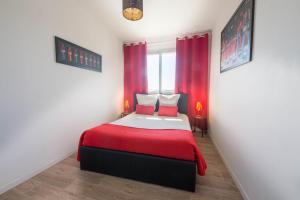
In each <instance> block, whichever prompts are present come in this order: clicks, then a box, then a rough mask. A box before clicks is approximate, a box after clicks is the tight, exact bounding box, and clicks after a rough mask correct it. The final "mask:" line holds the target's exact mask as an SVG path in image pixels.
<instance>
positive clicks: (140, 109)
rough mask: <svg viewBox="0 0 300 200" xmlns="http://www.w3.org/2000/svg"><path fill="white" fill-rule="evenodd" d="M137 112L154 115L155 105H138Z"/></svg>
mask: <svg viewBox="0 0 300 200" xmlns="http://www.w3.org/2000/svg"><path fill="white" fill-rule="evenodd" d="M135 113H136V114H141V115H153V114H154V106H143V105H139V104H137V105H136V111H135Z"/></svg>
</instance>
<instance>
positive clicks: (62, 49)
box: [55, 36, 102, 72]
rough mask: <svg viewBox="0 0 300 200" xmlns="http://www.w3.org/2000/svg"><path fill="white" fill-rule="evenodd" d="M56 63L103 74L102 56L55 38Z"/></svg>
mask: <svg viewBox="0 0 300 200" xmlns="http://www.w3.org/2000/svg"><path fill="white" fill-rule="evenodd" d="M55 53H56V62H57V63H61V64H65V65H71V66H74V67H79V68H82V69H87V70H92V71H96V72H102V56H101V55H99V54H97V53H95V52H92V51H90V50H88V49H85V48H83V47H80V46H78V45H76V44H73V43H71V42H68V41H66V40H64V39H61V38H59V37H56V36H55Z"/></svg>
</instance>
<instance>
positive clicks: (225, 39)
mask: <svg viewBox="0 0 300 200" xmlns="http://www.w3.org/2000/svg"><path fill="white" fill-rule="evenodd" d="M253 23H254V0H244V1H243V2H242V3H241V4H240V6H239V7H238V9H237V10H236V11H235V13H234V14H233V16H232V17H231V19H230V20H229V22H228V23H227V25H226V26H225V28H224V29H223V31H222V33H221V66H220V71H221V72H224V71H227V70H230V69H233V68H235V67H238V66H241V65H243V64H245V63H248V62H250V61H251V60H252V43H253Z"/></svg>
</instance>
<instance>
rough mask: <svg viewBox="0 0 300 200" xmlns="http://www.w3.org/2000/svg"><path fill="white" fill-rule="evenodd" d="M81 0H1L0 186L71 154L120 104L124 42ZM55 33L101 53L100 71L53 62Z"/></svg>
mask: <svg viewBox="0 0 300 200" xmlns="http://www.w3.org/2000/svg"><path fill="white" fill-rule="evenodd" d="M90 2H91V1H89V2H88V1H80V0H51V1H50V0H48V1H47V0H26V1H18V0H1V2H0V29H1V31H0V95H1V97H0V123H1V124H0V193H1V192H4V191H5V190H7V189H9V188H10V187H12V186H14V185H15V184H17V183H20V182H21V181H23V180H25V179H27V178H30V176H32V175H34V174H35V173H37V172H39V171H40V170H42V169H44V168H46V167H48V166H50V165H51V164H54V163H55V162H57V161H60V160H61V159H63V158H65V157H66V156H68V155H70V154H71V153H73V152H74V151H75V150H76V148H77V144H78V139H79V136H80V134H81V133H82V131H83V130H85V129H87V128H90V127H93V126H96V125H98V124H101V123H103V122H107V121H109V120H112V119H115V118H116V117H117V115H118V114H120V112H121V109H122V99H123V57H122V43H121V41H119V40H118V39H117V37H116V36H115V35H114V33H112V32H110V31H109V30H108V29H107V28H106V26H105V25H104V23H102V22H101V20H99V18H97V17H96V15H95V16H94V15H93V13H92V12H90V10H89V9H88V7H86V6H85V4H89V3H90ZM54 35H57V36H60V37H62V38H64V39H66V40H69V41H71V42H74V43H76V44H78V45H80V46H83V47H86V48H88V49H90V50H92V51H95V52H97V53H100V54H101V55H102V56H103V57H102V59H103V65H102V66H103V72H102V73H97V72H92V71H88V70H83V69H79V68H75V67H71V66H67V65H62V64H58V63H55V52H54Z"/></svg>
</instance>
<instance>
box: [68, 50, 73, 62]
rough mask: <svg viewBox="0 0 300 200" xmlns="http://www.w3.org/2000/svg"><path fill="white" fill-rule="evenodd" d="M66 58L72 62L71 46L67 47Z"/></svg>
mask: <svg viewBox="0 0 300 200" xmlns="http://www.w3.org/2000/svg"><path fill="white" fill-rule="evenodd" d="M68 60H69V62H72V49H71V47H69V48H68Z"/></svg>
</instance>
